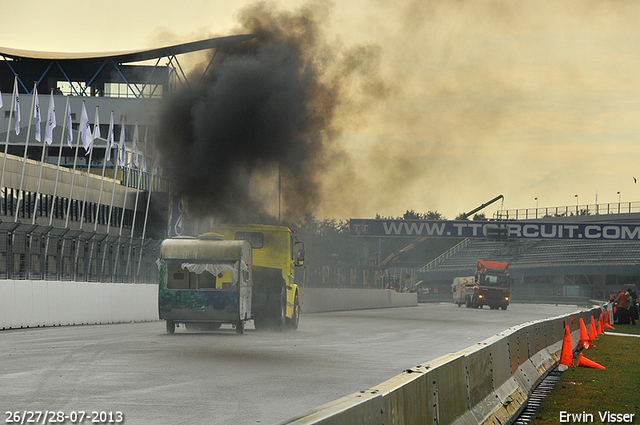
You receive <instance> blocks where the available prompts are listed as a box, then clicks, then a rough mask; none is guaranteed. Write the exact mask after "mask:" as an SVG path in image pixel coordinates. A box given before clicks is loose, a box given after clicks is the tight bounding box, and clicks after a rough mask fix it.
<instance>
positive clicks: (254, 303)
mask: <svg viewBox="0 0 640 425" xmlns="http://www.w3.org/2000/svg"><path fill="white" fill-rule="evenodd" d="M303 262H304V244H302V242H298V241H297V240H295V238H294V233H293V232H292V231H291V230H290V229H289V228H287V227H284V226H268V225H213V226H212V227H211V232H210V233H206V234H204V235H201V236H199V237H197V238H194V237H184V236H178V237H174V238H170V239H167V240H165V241H163V243H162V246H161V249H160V284H159V294H158V295H159V296H158V308H159V316H160V319H163V320H166V321H167V332H168V333H174V331H175V327H176V325H178V324H180V323H182V324H184V325H185V327H186V328H187V329H193V330H215V329H218V328H220V326H221V324H224V323H231V324H233V325H234V326H235V328H236V332H237V333H239V334H242V333H243V332H244V325H245V322H246V321H248V320H253V321H254V326H255V328H256V329H273V330H276V331H284V330H285V329H291V330H296V329H298V324H299V321H300V291H299V288H298V286H297V285H296V284H295V283H294V268H295V267H297V266H302V265H303Z"/></svg>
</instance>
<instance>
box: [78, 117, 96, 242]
mask: <svg viewBox="0 0 640 425" xmlns="http://www.w3.org/2000/svg"><path fill="white" fill-rule="evenodd" d="M98 113H99V110H98V106H97V105H96V120H95V122H94V124H93V135H92V136H91V138H92V141H91V145H90V146H89V162H88V163H87V176H86V180H85V184H84V197H83V198H82V215H81V216H80V230H82V224H83V223H84V212H85V208H86V205H87V190H88V189H89V176H90V174H91V157H92V156H93V142H94V141H95V139H96V138H97V137H96V136H99V135H100V119H99V118H98V116H99V115H98ZM96 129H97V130H96ZM85 155H86V154H85Z"/></svg>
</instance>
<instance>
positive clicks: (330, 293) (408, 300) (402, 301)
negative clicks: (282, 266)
mask: <svg viewBox="0 0 640 425" xmlns="http://www.w3.org/2000/svg"><path fill="white" fill-rule="evenodd" d="M417 305H418V294H416V293H398V292H396V291H392V290H389V289H330V288H304V289H302V312H303V313H319V312H323V311H344V310H364V309H371V308H390V307H413V306H417Z"/></svg>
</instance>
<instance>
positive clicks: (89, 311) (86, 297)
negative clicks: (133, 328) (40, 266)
mask: <svg viewBox="0 0 640 425" xmlns="http://www.w3.org/2000/svg"><path fill="white" fill-rule="evenodd" d="M152 320H158V285H153V284H125V283H89V282H55V281H41V280H39V281H29V280H0V329H15V328H28V327H38V326H59V325H79V324H99V323H118V322H134V321H135V322H143V321H152Z"/></svg>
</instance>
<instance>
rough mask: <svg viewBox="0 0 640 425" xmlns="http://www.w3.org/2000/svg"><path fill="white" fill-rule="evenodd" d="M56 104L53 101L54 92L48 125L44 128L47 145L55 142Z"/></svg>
mask: <svg viewBox="0 0 640 425" xmlns="http://www.w3.org/2000/svg"><path fill="white" fill-rule="evenodd" d="M56 125H57V123H56V106H55V104H54V103H53V92H51V96H50V99H49V113H48V114H47V126H46V127H45V129H44V141H45V142H46V144H47V145H50V144H51V143H53V129H54V128H56Z"/></svg>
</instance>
